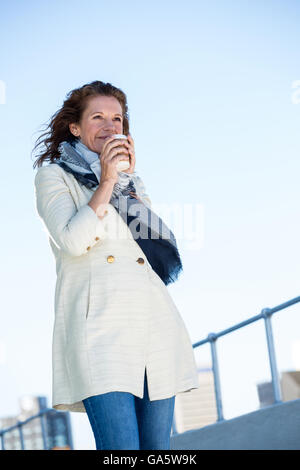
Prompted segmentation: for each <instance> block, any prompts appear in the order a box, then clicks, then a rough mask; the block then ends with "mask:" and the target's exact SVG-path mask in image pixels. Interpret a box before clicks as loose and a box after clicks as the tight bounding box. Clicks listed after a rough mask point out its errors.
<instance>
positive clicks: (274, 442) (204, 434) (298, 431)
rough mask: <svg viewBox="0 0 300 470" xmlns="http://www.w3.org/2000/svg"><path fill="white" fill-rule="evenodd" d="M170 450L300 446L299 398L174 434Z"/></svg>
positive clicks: (265, 448) (270, 448)
mask: <svg viewBox="0 0 300 470" xmlns="http://www.w3.org/2000/svg"><path fill="white" fill-rule="evenodd" d="M171 449H174V450H175V449H176V450H198V449H201V450H211V449H215V450H248V449H249V450H255V449H264V450H285V449H287V450H292V449H300V399H298V400H293V401H288V402H284V403H282V404H276V405H271V406H268V407H266V408H263V409H260V410H257V411H253V412H252V413H248V414H246V415H242V416H239V417H237V418H233V419H230V420H225V421H223V422H217V423H215V424H211V425H209V426H205V427H204V428H201V429H198V430H192V431H186V432H184V433H182V434H178V435H174V436H171Z"/></svg>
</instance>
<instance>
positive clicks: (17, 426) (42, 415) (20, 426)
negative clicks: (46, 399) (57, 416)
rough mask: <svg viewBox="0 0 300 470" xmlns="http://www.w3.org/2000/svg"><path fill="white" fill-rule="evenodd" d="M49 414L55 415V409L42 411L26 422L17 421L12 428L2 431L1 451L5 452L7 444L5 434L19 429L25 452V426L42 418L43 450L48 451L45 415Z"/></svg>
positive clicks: (0, 431)
mask: <svg viewBox="0 0 300 470" xmlns="http://www.w3.org/2000/svg"><path fill="white" fill-rule="evenodd" d="M47 413H53V409H51V408H45V409H44V410H41V411H40V412H39V413H37V414H35V415H32V416H30V417H29V418H27V419H25V420H24V421H17V422H16V423H15V424H13V425H12V426H9V427H8V428H4V429H1V430H0V438H1V450H5V442H4V436H5V434H7V433H9V432H11V431H14V430H15V429H18V431H19V438H20V444H21V449H22V450H25V441H24V434H23V426H25V425H26V424H27V423H29V422H30V421H32V420H33V419H37V418H40V420H41V431H42V439H43V449H44V450H48V443H47V433H46V425H45V415H46V414H47Z"/></svg>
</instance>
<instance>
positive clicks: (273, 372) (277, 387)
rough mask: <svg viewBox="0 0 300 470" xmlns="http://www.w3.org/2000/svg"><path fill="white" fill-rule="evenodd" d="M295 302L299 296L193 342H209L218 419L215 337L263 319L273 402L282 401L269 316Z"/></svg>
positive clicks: (218, 377) (217, 366)
mask: <svg viewBox="0 0 300 470" xmlns="http://www.w3.org/2000/svg"><path fill="white" fill-rule="evenodd" d="M297 302H300V297H295V298H294V299H291V300H289V301H288V302H284V303H283V304H280V305H277V306H276V307H273V308H264V309H262V311H261V313H259V314H258V315H255V316H254V317H251V318H248V320H245V321H242V322H240V323H238V324H236V325H234V326H232V327H230V328H227V329H226V330H223V331H220V332H219V333H209V335H208V336H207V338H206V339H204V340H202V341H198V342H197V343H195V344H193V348H198V347H199V346H202V345H203V344H206V343H210V349H211V357H212V371H213V376H214V389H215V397H216V406H217V414H218V421H223V420H224V417H223V409H222V396H221V383H220V375H219V365H218V356H217V347H216V343H217V339H218V338H220V337H221V336H224V335H227V334H228V333H231V332H232V331H235V330H238V329H239V328H242V327H244V326H246V325H249V324H250V323H253V322H256V321H258V320H261V319H263V320H264V321H265V329H266V340H267V344H268V354H269V363H270V369H271V376H272V387H273V392H274V403H282V399H281V390H280V381H279V376H278V369H277V364H276V356H275V348H274V340H273V332H272V324H271V317H272V315H273V314H274V313H275V312H279V311H280V310H283V309H285V308H287V307H290V306H291V305H294V304H296V303H297Z"/></svg>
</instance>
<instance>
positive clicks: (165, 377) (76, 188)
mask: <svg viewBox="0 0 300 470" xmlns="http://www.w3.org/2000/svg"><path fill="white" fill-rule="evenodd" d="M135 178H139V177H137V176H135ZM139 183H140V185H139V186H138V185H137V186H136V187H141V184H142V185H143V182H142V180H141V179H140V178H139ZM34 184H35V198H36V208H37V212H38V214H39V216H40V217H41V219H42V221H43V224H44V227H45V229H46V233H47V235H48V237H49V242H50V245H51V248H52V251H53V253H54V256H55V260H56V274H57V279H56V287H55V300H54V305H55V320H54V328H53V342H52V407H53V408H55V409H60V410H69V411H79V412H85V408H84V405H83V403H82V400H83V399H84V398H87V397H89V396H92V395H98V394H103V393H107V392H111V391H124V392H129V393H132V394H134V395H136V396H138V397H140V398H142V397H143V390H144V373H145V368H146V371H147V380H148V393H149V398H150V400H160V399H164V398H169V397H171V396H173V395H176V394H178V393H180V392H185V391H189V390H191V389H194V388H198V387H199V382H198V373H197V367H196V362H195V357H194V351H193V347H192V344H191V340H190V337H189V334H188V332H187V329H186V327H185V325H184V322H183V320H182V318H181V316H180V313H179V311H178V309H177V307H176V306H175V304H174V302H173V300H172V298H171V296H170V294H169V291H168V290H167V287H166V286H165V284H164V283H163V282H162V280H161V279H160V277H159V276H158V275H157V274H156V272H155V271H154V270H153V269H152V267H151V265H150V263H149V262H148V261H147V258H146V257H145V255H144V252H143V251H142V250H141V248H140V247H139V245H138V243H137V242H136V241H135V240H134V238H133V236H132V233H131V231H130V229H129V228H128V226H127V224H126V223H125V222H124V221H123V219H122V217H121V216H120V215H119V214H118V212H117V210H116V209H115V208H114V206H113V205H112V204H109V205H108V213H107V214H106V215H105V216H104V218H103V219H99V217H98V216H97V215H96V213H95V212H94V210H93V209H92V208H91V207H90V206H89V205H88V204H87V203H88V202H89V200H90V199H91V197H92V195H93V192H94V190H92V189H88V188H87V187H85V186H84V185H82V184H80V183H79V182H78V181H77V180H76V178H75V177H74V176H73V175H72V174H70V173H68V172H66V171H64V170H63V169H62V168H61V167H60V166H59V165H57V164H49V165H46V166H42V167H39V168H38V170H37V172H36V175H35V179H34ZM138 195H139V196H140V197H141V198H142V200H143V201H144V202H145V204H148V205H150V206H151V201H150V200H149V199H148V198H147V196H146V195H145V194H142V193H140V194H139V193H138Z"/></svg>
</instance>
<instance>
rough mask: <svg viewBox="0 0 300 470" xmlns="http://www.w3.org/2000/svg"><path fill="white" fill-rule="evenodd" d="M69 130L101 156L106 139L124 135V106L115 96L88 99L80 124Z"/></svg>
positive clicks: (73, 124) (72, 125) (75, 124)
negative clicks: (115, 135) (114, 135)
mask: <svg viewBox="0 0 300 470" xmlns="http://www.w3.org/2000/svg"><path fill="white" fill-rule="evenodd" d="M69 128H70V131H71V132H72V134H73V135H75V136H76V137H80V139H81V141H82V143H83V144H84V145H86V146H87V147H88V148H89V149H90V150H92V151H93V152H96V153H98V154H100V153H101V150H102V147H103V145H104V143H105V138H108V137H110V136H111V135H113V134H123V113H122V106H121V104H120V103H119V101H118V100H117V98H115V97H114V96H100V95H99V96H94V97H92V98H90V99H88V101H87V105H86V108H85V110H84V111H83V113H82V116H81V120H80V122H79V123H72V124H70V125H69Z"/></svg>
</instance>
